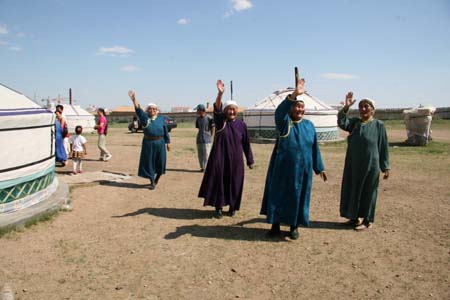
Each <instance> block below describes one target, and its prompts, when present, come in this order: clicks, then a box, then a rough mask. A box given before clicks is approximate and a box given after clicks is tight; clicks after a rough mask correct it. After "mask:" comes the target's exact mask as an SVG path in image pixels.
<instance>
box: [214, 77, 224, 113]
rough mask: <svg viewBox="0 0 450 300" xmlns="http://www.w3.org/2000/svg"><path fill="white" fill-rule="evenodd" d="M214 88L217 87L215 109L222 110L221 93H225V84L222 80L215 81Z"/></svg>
mask: <svg viewBox="0 0 450 300" xmlns="http://www.w3.org/2000/svg"><path fill="white" fill-rule="evenodd" d="M216 86H217V97H216V103H215V104H216V107H217V108H218V109H221V108H222V96H223V93H224V92H225V84H224V83H223V82H222V80H220V79H219V80H217V82H216Z"/></svg>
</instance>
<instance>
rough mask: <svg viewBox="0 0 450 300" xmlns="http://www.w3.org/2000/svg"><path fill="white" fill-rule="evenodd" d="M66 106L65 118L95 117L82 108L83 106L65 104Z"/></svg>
mask: <svg viewBox="0 0 450 300" xmlns="http://www.w3.org/2000/svg"><path fill="white" fill-rule="evenodd" d="M63 106H64V112H63V114H64V116H66V117H68V116H93V115H92V114H91V113H89V112H88V111H86V110H85V109H83V108H81V106H79V105H76V104H63Z"/></svg>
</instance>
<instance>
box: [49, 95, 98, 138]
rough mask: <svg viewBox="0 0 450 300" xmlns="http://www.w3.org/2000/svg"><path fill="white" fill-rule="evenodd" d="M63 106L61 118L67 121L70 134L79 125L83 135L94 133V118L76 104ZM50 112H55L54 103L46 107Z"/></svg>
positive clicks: (64, 104)
mask: <svg viewBox="0 0 450 300" xmlns="http://www.w3.org/2000/svg"><path fill="white" fill-rule="evenodd" d="M61 104H62V105H63V106H64V111H63V117H64V118H65V119H66V121H67V129H68V130H69V132H70V133H74V132H75V127H76V126H78V125H81V126H82V127H83V133H85V134H86V133H93V132H95V129H94V126H95V116H94V115H93V114H91V113H89V112H88V111H86V110H85V109H83V108H82V107H81V106H79V105H77V104H70V103H61ZM47 108H48V109H50V110H51V111H55V109H56V102H51V103H49V104H48V106H47Z"/></svg>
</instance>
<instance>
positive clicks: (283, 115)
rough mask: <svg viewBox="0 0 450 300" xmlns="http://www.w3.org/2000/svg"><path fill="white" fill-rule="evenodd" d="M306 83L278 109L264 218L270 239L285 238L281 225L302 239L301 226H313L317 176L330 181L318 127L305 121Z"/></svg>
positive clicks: (298, 86) (265, 193)
mask: <svg viewBox="0 0 450 300" xmlns="http://www.w3.org/2000/svg"><path fill="white" fill-rule="evenodd" d="M304 83H305V80H304V79H300V80H298V82H297V86H296V88H295V90H294V91H293V92H292V94H290V95H288V97H287V98H286V99H285V100H284V101H283V102H281V103H280V105H278V107H277V109H276V111H275V124H276V129H277V131H278V134H279V137H278V139H277V142H276V144H275V148H274V150H273V153H272V157H271V159H270V164H269V169H268V171H267V178H266V186H265V189H264V196H263V201H262V207H261V214H262V215H266V216H267V222H268V223H270V224H272V228H271V229H270V231H269V236H270V237H276V236H278V235H280V234H281V230H280V224H286V225H290V237H291V239H293V240H295V239H298V237H299V233H298V226H299V225H304V226H309V203H310V198H311V186H312V177H313V172H314V173H316V174H320V177H321V178H322V179H323V181H327V175H326V173H325V167H324V166H323V163H322V158H321V155H320V149H319V144H318V142H317V134H316V130H315V128H314V124H313V123H312V122H311V121H309V120H306V119H303V115H304V113H305V103H304V102H303V101H302V100H298V99H297V96H300V95H302V94H303V93H304Z"/></svg>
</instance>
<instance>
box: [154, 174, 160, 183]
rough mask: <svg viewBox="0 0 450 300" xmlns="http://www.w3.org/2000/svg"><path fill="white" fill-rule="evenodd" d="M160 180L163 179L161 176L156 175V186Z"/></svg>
mask: <svg viewBox="0 0 450 300" xmlns="http://www.w3.org/2000/svg"><path fill="white" fill-rule="evenodd" d="M159 178H161V175H159V174H158V175H156V178H155V185H157V184H158V181H159Z"/></svg>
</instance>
